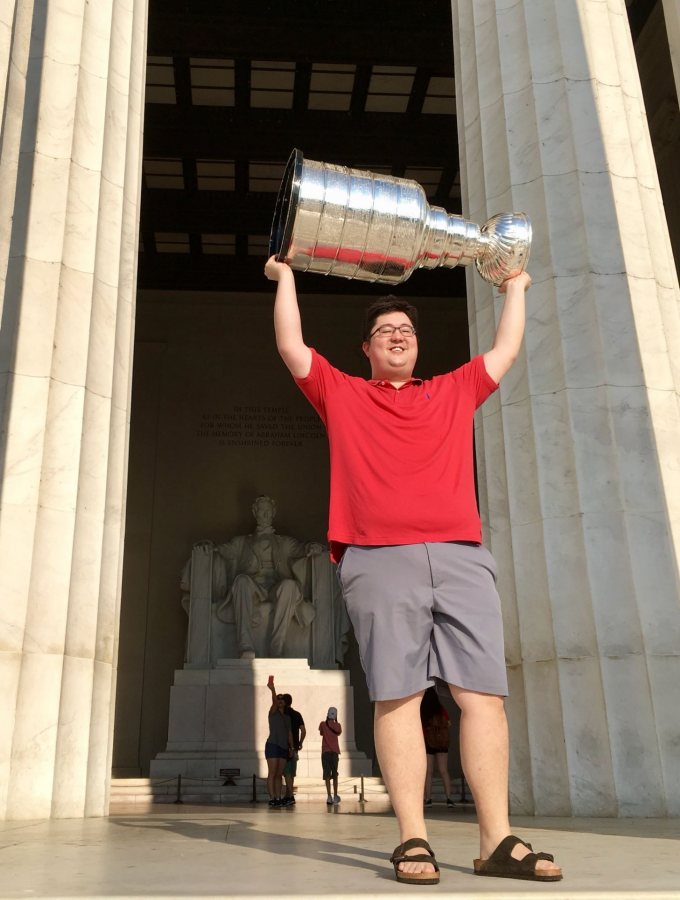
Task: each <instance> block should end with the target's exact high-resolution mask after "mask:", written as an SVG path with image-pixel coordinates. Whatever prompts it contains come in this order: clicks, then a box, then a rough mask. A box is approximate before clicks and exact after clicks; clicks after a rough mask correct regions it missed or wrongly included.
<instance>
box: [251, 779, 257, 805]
mask: <svg viewBox="0 0 680 900" xmlns="http://www.w3.org/2000/svg"><path fill="white" fill-rule="evenodd" d="M251 803H257V776H256V775H255V773H253V799H252V800H251Z"/></svg>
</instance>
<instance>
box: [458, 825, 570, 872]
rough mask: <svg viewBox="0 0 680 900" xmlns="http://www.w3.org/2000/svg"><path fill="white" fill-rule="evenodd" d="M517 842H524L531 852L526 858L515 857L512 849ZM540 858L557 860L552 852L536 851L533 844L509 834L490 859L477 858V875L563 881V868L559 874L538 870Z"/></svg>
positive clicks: (524, 845) (550, 860)
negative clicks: (547, 873) (548, 873)
mask: <svg viewBox="0 0 680 900" xmlns="http://www.w3.org/2000/svg"><path fill="white" fill-rule="evenodd" d="M517 844H522V846H523V847H526V848H527V849H528V850H531V853H527V855H526V856H525V857H524V859H515V857H514V856H512V849H513V847H516V846H517ZM539 859H545V860H547V861H548V862H555V857H554V856H553V855H552V854H551V853H534V852H533V847H532V846H531V844H527V843H526V841H523V840H521V839H520V838H518V837H515V835H514V834H509V835H508V836H507V837H506V838H503V840H502V841H501V842H500V844H499V845H498V846H497V847H496V849H495V850H494V851H493V853H492V854H491V856H490V857H489V858H488V859H475V860H474V867H475V875H494V876H495V877H496V878H524V879H526V880H527V881H561V880H562V870H561V869H560V870H559V875H544V874H543V873H542V872H537V871H536V863H537V862H538V861H539Z"/></svg>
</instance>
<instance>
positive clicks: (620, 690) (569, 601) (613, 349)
mask: <svg viewBox="0 0 680 900" xmlns="http://www.w3.org/2000/svg"><path fill="white" fill-rule="evenodd" d="M453 11H454V32H455V43H456V48H457V49H458V50H459V52H458V53H457V54H456V82H457V112H458V127H459V136H460V146H461V181H462V184H463V188H464V207H463V209H464V214H465V215H466V216H467V217H469V218H471V219H473V220H483V219H484V218H485V217H486V216H487V215H488V214H489V213H493V212H495V211H496V210H497V209H506V208H517V209H523V210H525V211H526V212H528V213H529V215H530V216H531V218H532V220H533V225H534V245H533V251H532V259H531V264H530V270H531V272H532V275H533V278H534V286H533V288H532V289H531V292H530V294H529V302H528V321H527V332H526V340H525V347H524V352H523V354H522V356H521V358H520V359H519V360H518V361H517V363H516V364H515V366H514V368H513V370H512V371H511V373H510V374H509V376H508V377H506V379H505V380H504V383H503V385H502V387H501V391H500V393H499V394H498V395H497V396H495V397H494V398H492V399H491V400H490V401H489V402H488V403H487V404H486V405H485V407H484V408H483V411H482V415H481V416H480V418H479V422H478V425H477V432H476V433H477V446H478V463H479V469H480V476H481V477H480V484H481V485H482V486H483V496H482V508H483V515H484V518H485V520H486V532H487V537H488V539H489V541H490V545H491V549H492V550H493V552H494V554H495V555H496V557H497V559H498V562H499V568H500V571H501V572H502V575H501V579H500V590H501V594H502V596H503V599H504V611H505V620H506V654H507V657H508V662H509V674H510V683H511V697H510V701H509V714H510V722H511V731H512V748H513V752H512V768H511V794H512V806H513V808H514V809H515V811H517V812H520V811H521V812H529V813H537V814H541V815H570V814H573V815H666V814H671V815H677V814H678V813H679V812H680V769H679V768H678V766H677V747H678V745H679V743H680V706H679V705H678V703H677V685H678V683H680V603H679V598H680V580H679V569H678V557H679V555H680V554H679V551H680V403H679V401H678V390H679V388H680V297H679V293H678V281H677V275H676V271H675V267H674V264H673V259H672V254H671V249H670V243H669V237H668V230H667V227H666V221H665V218H664V212H663V204H662V199H661V194H660V190H659V183H658V178H657V173H656V169H655V163H654V157H653V153H652V147H651V142H650V137H649V131H648V127H647V122H646V118H645V109H644V104H643V102H642V95H641V89H640V81H639V78H638V73H637V67H636V61H635V56H634V51H633V45H632V41H631V35H630V30H629V27H628V21H627V17H626V9H625V4H624V2H623V0H620V2H619V0H608V2H602V0H578V2H574V3H563V2H561V0H559V2H532V0H524V2H522V0H520V2H516V0H513V2H512V3H510V2H507V3H506V2H498V3H494V2H491V0H475V2H472V0H459V2H454V4H453ZM468 295H469V305H470V327H471V342H472V346H473V349H474V348H476V347H483V346H485V345H486V344H487V343H488V341H489V337H490V335H491V334H492V332H493V329H494V323H495V321H496V319H497V316H498V312H499V305H498V301H494V298H493V296H492V293H491V291H490V290H489V289H488V287H486V286H485V285H483V284H482V283H481V282H479V281H478V280H476V279H470V280H469V281H468Z"/></svg>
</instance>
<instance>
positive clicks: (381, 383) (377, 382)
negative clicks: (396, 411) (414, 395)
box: [368, 378, 423, 391]
mask: <svg viewBox="0 0 680 900" xmlns="http://www.w3.org/2000/svg"><path fill="white" fill-rule="evenodd" d="M368 383H369V384H372V385H373V387H394V386H393V384H392V382H390V381H387V380H385V379H378V378H369V379H368ZM422 383H423V379H422V378H409V380H408V381H405V382H404V383H403V384H402V386H401V387H400V388H394V390H395V391H396V390H400V391H401V390H402V389H403V388H405V387H410V386H411V385H414V386H416V385H419V384H422Z"/></svg>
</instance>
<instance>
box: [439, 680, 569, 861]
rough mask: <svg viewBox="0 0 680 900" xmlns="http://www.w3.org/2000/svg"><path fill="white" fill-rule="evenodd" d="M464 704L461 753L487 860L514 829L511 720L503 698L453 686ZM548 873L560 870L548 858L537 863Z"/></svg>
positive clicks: (520, 850) (518, 852)
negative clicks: (510, 801) (510, 805)
mask: <svg viewBox="0 0 680 900" xmlns="http://www.w3.org/2000/svg"><path fill="white" fill-rule="evenodd" d="M449 688H450V690H451V694H452V696H453V699H454V700H455V701H456V703H457V704H458V706H459V707H460V711H461V717H460V756H461V761H462V763H463V771H464V773H465V778H466V779H467V782H468V784H469V785H470V790H471V791H472V796H473V797H474V800H475V808H476V810H477V820H478V822H479V856H480V859H487V858H488V857H489V856H490V855H491V853H493V851H494V850H495V849H496V847H497V846H498V845H499V844H500V842H501V841H502V840H503V838H504V837H507V835H509V834H510V833H511V832H510V819H509V818H508V722H507V719H506V717H505V704H504V702H503V698H502V697H496V696H494V695H493V694H479V693H476V692H475V691H466V690H463V688H459V687H456V686H455V685H453V684H450V685H449ZM529 852H530V851H529V850H527V848H526V847H523V846H522V845H521V844H518V845H517V846H516V847H515V848H514V849H513V851H512V855H513V856H514V857H516V858H517V859H522V857H524V856H526V854H527V853H529ZM536 868H537V870H540V871H541V872H542V873H543V874H545V875H550V874H553V873H552V872H551V870H553V869H554V870H556V871H555V874H557V873H558V872H559V871H560V869H559V867H558V866H556V865H554V864H553V863H551V862H548V861H547V860H539V861H538V863H537V866H536Z"/></svg>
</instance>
